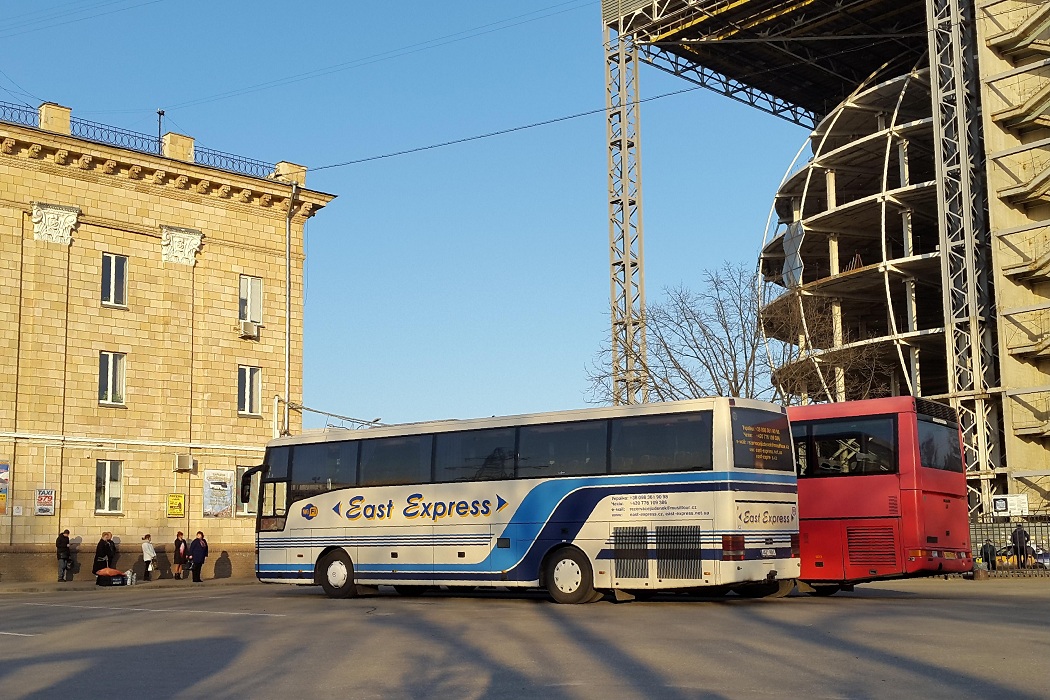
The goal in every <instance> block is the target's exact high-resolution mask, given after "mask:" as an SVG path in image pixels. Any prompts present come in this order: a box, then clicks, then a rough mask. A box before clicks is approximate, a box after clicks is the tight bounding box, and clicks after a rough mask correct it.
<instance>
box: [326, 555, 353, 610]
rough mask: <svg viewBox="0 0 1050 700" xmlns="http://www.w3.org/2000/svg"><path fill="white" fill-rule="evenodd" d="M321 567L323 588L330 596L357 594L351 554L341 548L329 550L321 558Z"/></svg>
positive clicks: (340, 596) (343, 596)
mask: <svg viewBox="0 0 1050 700" xmlns="http://www.w3.org/2000/svg"><path fill="white" fill-rule="evenodd" d="M320 569H321V571H320V574H321V576H320V579H321V588H323V589H324V592H325V594H326V595H327V596H328V597H329V598H350V597H352V596H354V595H356V594H357V586H356V585H355V584H354V565H353V562H351V561H350V555H349V554H347V553H346V552H344V551H343V550H341V549H336V550H333V551H331V552H329V553H328V554H326V555H325V556H324V557H323V558H322V559H321V566H320Z"/></svg>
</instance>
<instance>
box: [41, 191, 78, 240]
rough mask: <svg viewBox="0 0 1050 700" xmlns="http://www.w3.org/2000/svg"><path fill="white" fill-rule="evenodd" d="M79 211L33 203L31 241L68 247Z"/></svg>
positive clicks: (75, 208)
mask: <svg viewBox="0 0 1050 700" xmlns="http://www.w3.org/2000/svg"><path fill="white" fill-rule="evenodd" d="M79 215H80V209H78V208H77V207H63V206H60V205H58V204H44V203H43V202H33V239H34V240H37V241H46V242H48V243H60V244H61V245H66V246H68V245H69V244H70V242H72V240H73V236H72V232H73V229H74V228H76V226H77V217H78V216H79Z"/></svg>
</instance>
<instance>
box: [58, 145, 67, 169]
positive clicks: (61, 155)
mask: <svg viewBox="0 0 1050 700" xmlns="http://www.w3.org/2000/svg"><path fill="white" fill-rule="evenodd" d="M68 160H69V151H67V150H66V149H64V148H60V149H58V150H57V151H55V162H56V163H58V164H59V165H65V164H66V162H67V161H68Z"/></svg>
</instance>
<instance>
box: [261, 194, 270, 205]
mask: <svg viewBox="0 0 1050 700" xmlns="http://www.w3.org/2000/svg"><path fill="white" fill-rule="evenodd" d="M271 201H273V195H271V194H264V195H261V196H260V197H259V204H261V205H262V206H264V207H268V206H270V202H271Z"/></svg>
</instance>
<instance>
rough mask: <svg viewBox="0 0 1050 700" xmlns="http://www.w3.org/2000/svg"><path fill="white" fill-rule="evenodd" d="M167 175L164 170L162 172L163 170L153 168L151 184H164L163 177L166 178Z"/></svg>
mask: <svg viewBox="0 0 1050 700" xmlns="http://www.w3.org/2000/svg"><path fill="white" fill-rule="evenodd" d="M167 176H168V174H167V173H166V172H164V171H163V170H154V171H153V184H154V185H163V184H164V178H166V177H167Z"/></svg>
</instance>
